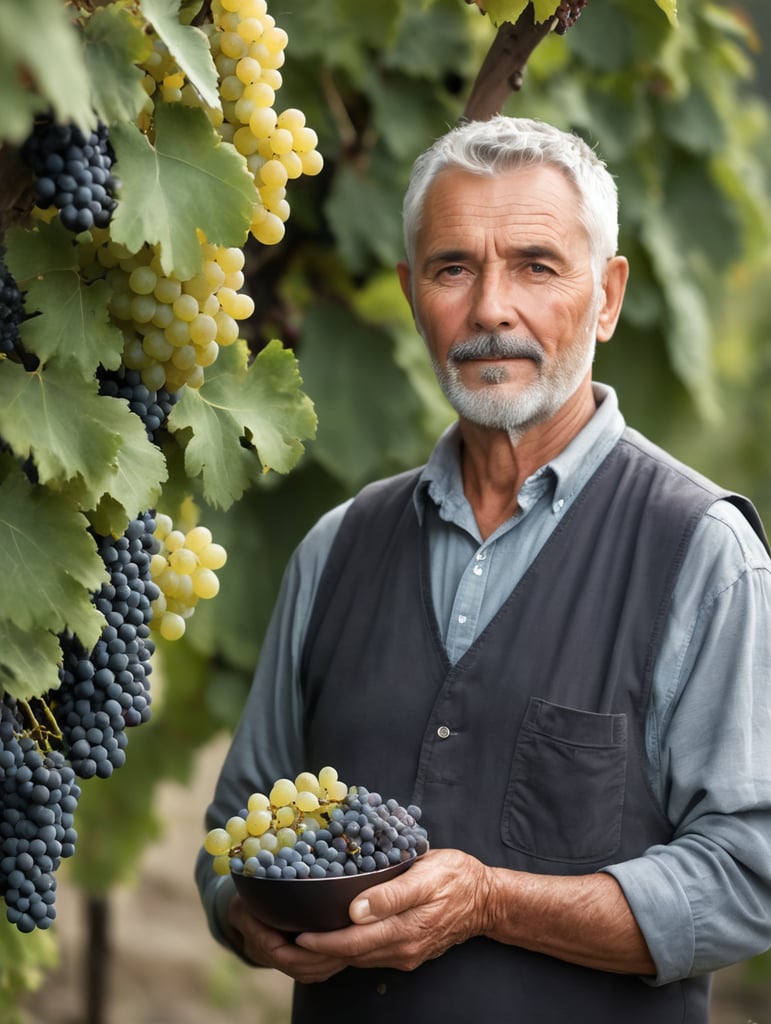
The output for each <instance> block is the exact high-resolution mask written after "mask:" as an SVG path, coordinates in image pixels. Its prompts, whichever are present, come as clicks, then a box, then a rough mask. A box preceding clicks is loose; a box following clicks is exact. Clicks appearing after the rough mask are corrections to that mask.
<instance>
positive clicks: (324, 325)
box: [302, 305, 430, 490]
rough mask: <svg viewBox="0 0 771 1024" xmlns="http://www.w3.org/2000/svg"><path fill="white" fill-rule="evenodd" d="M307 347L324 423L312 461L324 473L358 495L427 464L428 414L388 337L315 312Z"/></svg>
mask: <svg viewBox="0 0 771 1024" xmlns="http://www.w3.org/2000/svg"><path fill="white" fill-rule="evenodd" d="M302 344H303V349H302V353H303V364H302V365H303V377H304V379H305V382H306V386H307V387H308V391H309V392H310V394H312V395H313V396H314V401H315V402H316V407H317V411H318V417H319V430H318V437H317V439H316V441H315V443H314V445H313V458H314V459H315V460H316V461H317V462H319V463H320V464H321V465H322V466H323V467H324V468H325V469H326V470H327V472H329V473H330V474H332V475H333V476H334V477H335V478H336V479H337V480H340V481H343V482H344V483H345V485H346V486H347V487H349V488H351V489H352V490H353V489H356V488H357V487H360V486H361V485H362V484H363V483H365V482H366V481H367V480H368V479H370V480H371V479H374V478H375V477H376V476H385V475H387V473H389V472H396V471H397V467H398V468H399V469H402V468H404V467H405V466H409V465H418V464H419V463H420V462H422V461H423V458H424V457H425V451H426V450H427V446H426V438H425V432H424V430H423V429H422V418H423V415H424V409H423V406H422V403H421V401H420V400H419V397H418V394H417V392H416V390H415V385H414V384H413V383H412V381H410V380H409V378H408V377H407V375H406V373H405V372H404V371H403V370H402V369H401V367H400V366H397V365H396V363H395V361H394V345H393V341H392V339H391V338H390V337H389V336H388V335H387V334H386V333H385V331H384V330H382V329H378V328H377V327H375V326H373V325H372V324H370V323H365V322H363V321H362V320H360V319H358V318H357V317H356V316H354V315H353V314H352V313H350V312H349V311H348V310H345V309H342V308H337V307H334V306H332V305H317V306H316V307H315V308H314V309H313V310H312V311H310V312H309V313H308V314H307V315H306V318H305V321H304V323H303V336H302ZM351 424H356V428H355V429H352V428H351ZM428 448H430V445H428Z"/></svg>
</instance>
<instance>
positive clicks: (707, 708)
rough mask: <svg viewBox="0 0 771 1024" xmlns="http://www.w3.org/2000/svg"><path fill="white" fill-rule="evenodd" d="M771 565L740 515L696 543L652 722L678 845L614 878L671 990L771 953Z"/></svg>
mask: <svg viewBox="0 0 771 1024" xmlns="http://www.w3.org/2000/svg"><path fill="white" fill-rule="evenodd" d="M770 627H771V563H770V561H769V557H768V554H767V553H766V551H765V548H764V547H763V545H762V543H761V541H760V539H759V538H758V537H757V536H756V534H755V533H754V531H753V530H752V529H751V527H750V526H749V524H748V523H747V521H746V520H745V519H744V517H743V516H742V514H741V513H740V512H739V511H738V509H736V508H735V506H733V505H732V504H731V503H729V502H725V501H720V502H718V503H716V504H715V505H714V506H713V507H712V509H711V510H710V512H709V513H708V514H707V515H706V516H705V517H704V519H703V521H702V522H701V523H700V524H699V527H698V528H697V531H696V533H695V534H694V537H693V540H692V543H691V546H690V549H689V552H688V555H687V557H686V560H685V562H684V565H683V569H682V572H681V576H680V579H679V581H678V584H677V587H676V590H675V593H674V595H673V603H672V612H671V616H670V619H669V622H668V625H667V629H666V633H665V637H664V639H663V643H662V647H661V651H660V655H659V658H658V663H657V666H656V669H655V674H654V680H653V692H652V704H651V708H650V710H649V715H648V719H647V737H646V742H647V753H648V759H649V763H650V767H651V782H652V785H653V787H654V789H655V791H656V793H657V795H658V798H659V800H660V803H661V806H662V808H663V809H664V812H665V813H666V815H667V817H668V819H669V821H670V822H671V824H672V827H673V830H674V835H673V839H672V841H671V842H670V843H668V844H667V845H664V846H654V847H652V848H650V849H649V850H647V851H646V852H645V854H644V855H643V856H641V857H639V858H636V859H634V860H631V861H628V862H626V863H621V864H616V865H612V866H609V867H607V868H606V870H607V871H608V872H609V873H611V874H612V875H614V876H615V878H616V879H617V881H618V882H619V884H620V885H621V886H622V888H623V890H624V893H625V895H626V898H627V900H628V902H629V904H630V906H631V909H632V911H633V913H634V915H635V918H636V920H637V922H638V924H639V926H640V928H641V930H642V932H643V935H644V936H645V939H646V941H647V943H648V947H649V950H650V953H651V956H652V957H653V959H654V961H655V963H656V967H657V971H658V973H657V976H656V978H655V980H654V982H653V983H654V984H656V985H663V984H665V983H667V982H671V981H674V980H677V979H680V978H685V977H688V976H691V975H697V974H702V973H705V972H708V971H712V970H716V969H718V968H721V967H725V966H728V965H729V964H731V963H738V962H740V961H742V960H745V959H747V958H749V957H751V956H755V955H757V954H759V953H761V952H764V951H765V950H766V949H768V948H769V946H771V743H769V737H770V736H771V685H769V684H770V683H771V628H770Z"/></svg>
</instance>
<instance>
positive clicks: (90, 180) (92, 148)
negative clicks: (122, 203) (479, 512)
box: [21, 119, 118, 234]
mask: <svg viewBox="0 0 771 1024" xmlns="http://www.w3.org/2000/svg"><path fill="white" fill-rule="evenodd" d="M21 154H22V157H23V159H24V160H25V161H26V163H27V164H28V165H29V167H30V168H31V170H32V173H33V174H34V176H35V178H36V183H35V188H36V193H37V203H38V206H39V207H40V208H41V209H43V210H46V209H48V208H49V207H51V206H53V207H56V209H57V210H58V211H59V219H60V220H61V222H62V224H63V225H64V227H65V228H67V230H68V231H74V232H75V233H76V234H77V233H80V232H81V231H90V230H91V228H93V227H94V226H96V227H102V228H104V227H107V225H108V224H109V223H110V220H111V218H112V213H113V210H114V209H115V207H116V205H117V202H116V199H115V193H116V190H117V188H118V179H117V178H116V177H115V176H114V175H113V174H112V165H113V163H114V161H115V154H114V152H113V149H112V146H111V145H110V139H109V135H108V132H107V127H106V126H105V125H104V124H102V123H101V122H100V123H99V124H98V125H97V127H96V130H95V131H92V132H90V133H89V134H88V135H86V134H85V133H84V132H83V131H82V130H81V129H80V128H79V127H78V126H77V125H74V124H66V125H61V124H56V123H55V122H54V121H51V120H49V119H46V120H42V121H38V122H36V124H35V126H34V128H33V129H32V132H31V134H30V136H29V137H28V139H27V140H26V142H25V143H24V145H23V146H22V149H21Z"/></svg>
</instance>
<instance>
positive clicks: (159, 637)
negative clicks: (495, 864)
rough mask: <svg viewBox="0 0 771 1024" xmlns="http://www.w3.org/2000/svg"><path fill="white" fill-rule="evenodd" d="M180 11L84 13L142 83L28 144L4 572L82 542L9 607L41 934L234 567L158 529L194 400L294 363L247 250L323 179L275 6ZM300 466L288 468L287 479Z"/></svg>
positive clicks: (13, 702)
mask: <svg viewBox="0 0 771 1024" xmlns="http://www.w3.org/2000/svg"><path fill="white" fill-rule="evenodd" d="M168 6H169V5H163V4H160V5H159V4H157V3H155V2H154V0H147V2H140V3H136V4H129V5H126V4H123V3H119V4H106V5H96V6H95V5H93V4H92V3H89V2H86V0H74V2H73V3H68V4H66V5H62V7H63V9H65V10H66V12H67V13H66V17H67V18H68V19H69V20H68V22H67V24H66V28H67V31H73V32H74V33H75V37H76V38H78V39H79V40H80V43H79V45H80V46H81V47H82V49H83V51H84V52H85V50H86V49H88V48H90V53H91V54H92V55H93V54H96V55H97V56H98V55H99V47H100V46H101V45H102V44H103V42H106V43H107V49H106V50H105V55H109V52H110V51H109V44H110V42H111V40H112V42H114V41H115V40H116V39H117V38H118V37H119V38H120V40H121V41H122V42H124V43H125V40H126V39H127V38H128V37H129V36H130V37H131V39H132V46H133V49H134V53H135V64H136V66H135V68H134V69H133V70H134V72H135V73H136V75H138V76H139V79H137V78H136V77H135V76H132V78H131V79H130V80H128V79H127V80H125V81H124V82H123V85H122V87H121V88H120V89H116V92H115V94H114V95H113V97H112V104H113V105H112V107H110V106H109V104H108V105H105V103H104V98H103V96H101V95H100V93H99V91H98V90H97V89H96V88H93V87H92V88H91V89H90V90H89V91H88V95H87V102H85V103H84V102H82V100H83V97H82V96H81V97H79V102H80V105H79V106H78V105H77V103H74V102H73V104H72V105H71V107H70V108H69V109H68V110H67V109H65V110H64V111H63V109H62V108H63V102H62V98H61V97H59V96H47V97H42V96H41V97H40V99H41V102H40V103H39V105H38V109H37V111H36V113H35V115H34V117H33V118H32V119H31V121H30V124H29V127H28V131H27V133H26V136H25V137H24V138H22V139H20V140H18V158H19V161H20V163H19V166H20V168H22V169H23V173H26V174H28V175H29V197H30V198H29V206H28V208H27V209H26V211H25V212H24V215H23V216H22V217H21V218H20V219H17V222H16V223H15V224H14V225H13V226H12V227H11V228H10V229H9V230H7V231H5V234H4V235H3V236H2V237H0V492H2V500H3V502H4V509H5V510H7V513H8V514H7V517H4V519H5V522H4V523H3V524H1V525H0V532H1V531H4V530H7V531H8V533H9V536H11V537H12V541H11V543H9V544H7V545H3V544H0V555H2V553H3V551H4V550H10V549H11V548H15V547H16V546H17V545H18V544H19V538H22V540H21V544H22V547H23V548H24V547H25V545H26V552H27V555H28V558H31V559H32V561H34V558H35V557H36V556H35V555H34V552H36V551H37V549H38V547H39V544H38V538H37V536H36V532H35V531H36V529H45V530H47V531H50V530H51V528H52V527H53V524H57V527H58V529H59V531H60V534H61V536H62V537H65V536H66V537H67V538H68V540H69V545H70V548H71V553H70V551H69V549H68V545H67V543H66V542H64V541H63V542H62V550H63V552H64V554H63V555H62V557H61V558H60V559H59V562H57V564H56V565H55V566H53V571H50V570H51V568H52V567H49V566H42V565H40V566H38V569H37V572H36V573H35V572H32V571H27V572H25V575H24V577H23V578H21V579H19V580H18V586H16V585H14V586H11V587H9V590H13V591H14V595H15V598H16V600H15V601H14V602H13V603H8V602H7V601H6V602H3V601H2V600H0V635H1V636H2V638H3V639H4V640H5V649H4V657H3V659H2V662H1V663H0V707H1V708H2V719H0V898H3V899H4V901H5V904H6V908H5V909H6V917H7V919H8V921H9V922H11V923H12V924H14V925H15V926H16V928H17V929H18V930H19V931H22V932H29V931H32V930H35V929H36V928H47V927H49V926H50V924H51V922H52V921H53V920H54V918H55V893H56V871H57V869H58V867H59V865H60V862H61V860H62V859H63V858H66V857H70V856H72V855H73V854H74V852H75V845H76V840H77V833H76V829H75V824H76V822H75V817H76V813H75V812H76V808H77V803H78V797H79V795H80V788H79V785H80V780H88V779H94V780H103V779H107V778H109V777H110V776H111V775H112V774H113V772H115V771H116V770H117V769H119V768H121V767H122V766H123V765H124V764H125V762H126V759H127V751H128V736H129V733H130V731H131V729H132V728H136V727H138V726H140V725H142V724H144V723H146V722H147V721H149V720H150V717H151V703H152V699H151V685H150V679H151V674H152V663H153V658H154V655H155V652H156V647H157V645H158V644H159V643H163V642H166V641H168V640H173V639H178V638H179V637H180V636H182V634H183V633H184V632H185V630H186V628H187V627H188V624H189V621H190V618H191V616H192V615H193V613H194V611H195V607H196V605H197V603H198V601H199V600H202V599H211V598H213V597H214V596H215V595H216V594H217V592H218V591H219V580H218V578H217V575H216V570H218V569H220V568H221V567H222V566H223V565H224V563H225V560H226V553H225V549H224V548H223V547H222V546H221V545H218V544H216V543H215V542H214V540H213V538H212V535H211V532H210V531H209V530H208V529H207V528H206V527H204V526H203V525H190V527H189V528H188V529H187V530H186V531H181V530H177V529H175V528H174V523H173V520H172V518H171V516H170V515H167V514H165V513H157V512H156V511H155V508H156V505H157V503H158V499H159V498H160V497H161V492H162V488H163V484H164V482H165V480H166V479H167V478H168V475H169V466H168V464H167V457H168V455H169V453H171V452H173V449H174V446H175V445H176V446H178V448H179V450H180V452H181V455H182V457H184V453H185V447H186V445H188V444H190V443H192V442H195V441H196V440H197V438H196V431H195V429H192V430H191V429H190V428H189V427H187V423H188V421H189V419H190V417H191V416H192V417H193V418H195V413H196V410H197V408H198V407H197V406H196V401H197V399H196V398H195V396H196V395H197V394H199V393H200V394H202V395H203V394H205V392H206V384H207V372H208V371H210V369H211V367H212V366H213V365H214V363H215V362H217V361H218V359H220V362H222V361H223V359H222V358H220V356H221V352H223V351H225V350H227V352H228V358H227V359H226V360H224V361H225V363H226V365H225V368H224V370H223V369H220V368H219V367H218V373H219V375H220V379H225V380H226V381H227V382H228V384H229V387H230V388H231V393H238V389H241V390H242V391H243V392H244V394H245V395H246V393H247V390H248V389H249V388H259V387H260V383H259V382H260V377H261V375H264V374H266V373H267V374H268V375H270V374H276V373H277V372H279V371H280V372H282V373H284V372H285V371H283V370H281V367H283V366H286V365H287V360H288V361H289V362H290V363H291V364H292V366H293V365H294V358H293V356H292V355H291V353H289V352H285V351H284V350H281V354H280V355H279V352H278V351H277V349H276V347H275V345H274V346H270V347H269V350H268V351H267V352H266V353H264V354H261V356H260V357H258V358H257V359H256V360H247V358H246V344H245V342H244V341H243V340H242V338H241V336H240V335H241V325H242V324H243V322H244V321H246V320H248V319H249V318H250V317H251V316H252V314H253V313H254V302H253V300H252V298H251V297H250V296H249V294H248V293H247V292H246V291H245V290H244V283H245V278H244V265H245V248H244V246H245V243H246V241H247V240H248V239H249V237H250V236H251V237H252V240H253V242H254V243H256V244H258V245H274V244H275V243H277V242H278V241H280V239H281V237H282V236H283V234H284V225H285V223H286V221H287V219H288V217H289V215H290V208H289V203H288V200H287V185H288V183H289V179H290V178H291V179H295V178H298V177H299V176H300V175H302V174H306V175H312V174H318V173H319V172H320V170H321V168H322V165H323V161H322V159H321V157H320V155H319V153H318V151H317V149H316V144H317V137H316V134H315V132H314V131H313V130H312V129H311V128H310V127H308V126H307V125H306V124H305V118H304V116H303V115H302V113H301V112H300V111H299V110H296V109H291V110H280V109H279V110H276V109H274V104H275V101H276V96H277V93H278V91H279V89H280V88H281V84H282V78H281V73H280V72H279V70H278V69H279V68H280V67H281V66H282V65H283V62H284V50H285V48H286V45H287V42H288V36H287V33H286V32H285V31H284V30H283V29H281V28H280V27H279V26H277V25H276V23H275V19H273V18H272V17H271V15H270V14H269V13H268V10H267V4H266V3H265V2H264V0H226V2H225V4H220V3H219V2H215V3H214V4H213V5H212V6H211V9H210V10H209V7H208V5H207V7H206V8H205V9H204V12H203V15H202V17H203V24H202V25H201V27H200V28H194V27H192V26H182V25H181V24H180V25H179V26H178V27H177V31H176V32H175V31H174V30H171V31H170V30H169V23H168V14H167V11H166V7H168ZM62 32H64V27H63V26H62ZM83 44H86V45H85V46H84V45H83ZM234 48H238V57H237V59H236V58H235V57H234V56H233V54H234V53H235V49H234ZM229 54H230V56H229ZM99 59H101V58H99ZM104 67H105V66H104V63H102V73H104ZM137 81H141V82H142V85H140V86H138V87H137V85H136V83H137ZM236 81H237V82H239V83H241V84H240V86H239V89H240V93H239V96H238V98H237V99H238V101H239V102H236V98H235V97H234V95H233V90H234V82H236ZM116 96H117V97H119V98H117V99H116ZM44 100H45V102H43V101H44ZM116 105H117V108H118V109H117V110H116ZM64 107H65V108H66V102H65V103H64ZM236 108H237V109H236ZM247 110H248V115H247ZM244 118H245V119H244ZM242 129H245V131H244V130H242ZM247 135H248V140H247ZM186 147H187V149H186ZM172 175H173V176H172ZM153 177H155V178H157V179H158V180H159V181H160V184H159V186H158V189H159V192H158V194H157V195H156V196H155V197H154V200H153V202H154V206H153V207H152V209H153V210H154V211H156V212H155V213H149V214H147V215H146V208H147V198H148V197H147V193H146V182H147V181H148V180H149V178H153ZM196 190H197V191H196ZM276 344H278V343H276ZM73 371H77V372H73ZM299 383H300V382H299V378H298V379H297V380H295V381H291V382H290V383H289V385H288V388H287V391H286V394H287V396H288V398H289V402H290V406H289V408H290V410H291V411H290V414H289V419H288V421H287V422H288V424H290V425H291V426H294V428H295V431H296V434H297V436H298V437H299V436H310V434H311V433H312V430H313V427H314V426H315V417H314V416H313V414H312V408H311V406H310V403H309V400H308V399H307V398H306V397H305V396H304V395H303V394H302V393H301V392H300V391H299V386H298V385H299ZM30 389H32V393H34V394H35V395H36V396H37V395H39V396H40V401H41V403H42V405H41V409H42V408H44V410H45V412H44V414H42V413H41V415H39V416H38V417H36V418H34V417H33V418H31V419H30V420H22V421H21V422H19V419H18V416H15V415H14V412H13V410H15V409H16V408H17V398H18V392H19V390H21V391H23V392H26V393H29V391H30ZM201 401H205V400H204V399H201ZM241 404H242V405H243V406H244V407H247V408H250V407H251V406H252V405H253V403H252V402H250V401H249V400H248V399H246V398H244V401H243V402H242V403H241ZM206 408H208V405H207V406H206ZM177 409H179V410H180V411H181V412H184V417H181V418H180V421H179V422H180V424H185V430H184V432H183V433H182V434H180V435H177V433H176V431H177V430H179V429H180V426H179V425H177V424H176V423H175V419H174V415H175V412H176V411H177ZM65 410H66V412H65ZM57 414H58V415H59V416H60V418H61V416H62V414H65V415H66V416H67V417H68V423H69V424H71V425H72V427H73V428H75V429H74V430H73V431H72V432H70V431H67V432H66V433H63V441H62V438H60V436H59V435H58V434H57V433H56V431H49V430H48V422H49V419H50V420H51V422H56V418H57ZM263 415H265V414H264V413H262V412H261V411H260V410H257V412H256V413H251V412H250V413H249V417H250V419H251V421H252V423H254V417H255V416H256V417H258V418H259V417H260V416H263ZM81 420H82V423H83V427H82V429H79V428H80V423H79V421H81ZM291 426H290V429H291ZM228 430H229V431H230V435H231V437H232V440H233V443H235V444H236V445H237V446H238V448H239V452H240V453H241V454H240V458H241V461H242V466H243V465H244V464H243V454H244V450H245V448H246V450H247V451H249V450H251V452H252V457H254V453H255V452H257V454H259V455H260V456H261V457H262V458H263V459H264V460H265V461H267V458H266V457H265V456H263V455H262V453H261V452H260V450H259V448H257V446H256V445H255V446H252V447H251V448H250V446H248V445H247V446H244V445H242V441H243V435H244V433H245V432H246V427H245V425H244V424H238V423H237V422H232V421H231V422H230V423H229V424H228ZM250 432H251V434H252V435H254V434H256V433H259V432H260V431H259V429H258V428H257V427H255V426H254V425H253V426H252V429H251V431H250ZM299 453H300V450H299V449H298V450H296V451H294V452H293V455H292V459H291V460H290V459H284V460H283V462H284V465H281V462H282V460H281V459H275V460H273V463H274V465H275V464H276V463H278V464H279V466H278V468H280V469H281V471H284V472H285V471H287V470H288V469H289V468H291V465H293V463H294V461H296V460H297V458H298V457H299ZM254 461H255V466H254V469H253V470H251V472H252V473H253V476H254V478H255V479H256V478H257V477H258V476H259V475H261V473H262V471H263V468H262V467H261V466H260V465H259V463H257V460H256V459H255V460H254ZM194 476H195V473H194V472H190V473H189V474H188V480H187V481H186V483H185V490H186V491H188V492H193V491H194V490H195V486H196V482H195V480H194ZM127 480H131V481H132V483H133V484H134V486H133V488H131V490H130V493H127V488H126V484H125V481H127ZM250 482H251V481H250V480H249V477H248V476H244V474H243V469H242V473H241V481H240V483H239V485H238V486H239V487H240V490H237V489H236V490H229V491H227V492H220V493H219V494H216V493H215V494H214V495H210V494H206V489H205V488H204V493H205V497H209V498H210V499H211V500H212V501H213V502H214V503H216V504H220V505H222V506H223V507H226V506H227V505H228V504H229V503H231V502H232V501H233V500H235V498H236V497H238V496H240V493H242V492H243V491H244V490H245V489H246V487H247V486H249V484H250ZM187 500H190V494H188V498H187ZM2 539H4V538H0V540H2ZM2 569H3V571H7V567H6V566H5V565H3V566H2ZM30 632H33V633H35V634H36V635H37V636H39V637H43V638H44V639H43V640H42V641H41V644H40V649H41V652H42V654H41V655H40V660H39V663H38V668H39V669H41V670H42V671H41V672H40V678H30V674H29V668H28V659H27V655H26V653H25V647H26V637H27V635H28V634H29V633H30Z"/></svg>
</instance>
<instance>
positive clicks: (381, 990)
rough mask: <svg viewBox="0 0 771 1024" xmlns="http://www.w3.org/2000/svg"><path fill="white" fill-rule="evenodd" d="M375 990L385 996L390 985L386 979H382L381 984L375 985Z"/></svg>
mask: <svg viewBox="0 0 771 1024" xmlns="http://www.w3.org/2000/svg"><path fill="white" fill-rule="evenodd" d="M375 991H376V992H377V994H378V995H379V996H384V995H385V994H386V992H387V991H388V986H387V985H386V983H385V982H384V981H381V982H380V983H379V984H377V985H376V986H375Z"/></svg>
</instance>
